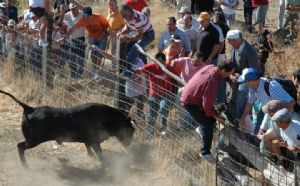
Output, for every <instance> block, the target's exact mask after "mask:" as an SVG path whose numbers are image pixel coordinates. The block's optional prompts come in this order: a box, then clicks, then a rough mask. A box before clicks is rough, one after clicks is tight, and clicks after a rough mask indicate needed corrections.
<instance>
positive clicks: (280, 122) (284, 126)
mask: <svg viewBox="0 0 300 186" xmlns="http://www.w3.org/2000/svg"><path fill="white" fill-rule="evenodd" d="M272 121H274V122H275V123H276V124H277V126H278V127H279V128H280V135H281V137H282V141H279V142H278V144H279V145H280V146H284V147H287V148H288V149H289V150H290V151H294V152H300V121H299V120H295V119H292V116H291V113H290V111H289V110H288V109H286V108H284V109H281V110H279V111H277V112H276V113H275V114H274V116H273V117H272Z"/></svg>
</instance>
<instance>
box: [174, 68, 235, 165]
mask: <svg viewBox="0 0 300 186" xmlns="http://www.w3.org/2000/svg"><path fill="white" fill-rule="evenodd" d="M232 71H233V66H232V65H231V64H230V63H222V64H220V65H219V66H218V67H216V66H214V65H207V66H205V67H204V68H202V69H201V70H199V71H198V72H197V73H196V74H195V75H194V76H193V77H192V79H190V81H189V82H188V83H187V84H186V85H185V86H184V88H183V92H182V95H181V97H180V101H181V103H182V105H183V106H184V108H185V109H186V110H187V111H188V112H189V113H190V114H191V116H192V117H193V118H194V119H195V120H196V121H197V123H198V124H199V127H200V139H201V138H202V139H203V140H202V147H201V150H200V152H199V155H200V156H202V157H204V159H206V160H207V161H208V162H210V163H215V159H214V158H213V157H212V155H211V152H210V149H211V144H212V139H213V128H214V123H215V121H216V120H217V121H218V122H220V123H224V121H225V120H224V118H223V117H222V116H219V114H218V113H217V112H216V111H215V110H214V107H213V105H214V103H215V101H216V96H217V91H218V87H219V83H220V81H221V79H222V78H225V77H229V75H230V74H231V73H232Z"/></svg>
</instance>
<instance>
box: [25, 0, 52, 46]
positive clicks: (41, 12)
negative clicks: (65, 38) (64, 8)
mask: <svg viewBox="0 0 300 186" xmlns="http://www.w3.org/2000/svg"><path fill="white" fill-rule="evenodd" d="M29 7H30V11H31V12H32V13H34V14H35V15H36V16H37V18H38V19H39V21H40V23H41V27H40V29H39V45H40V46H48V44H49V43H48V42H47V40H46V30H47V27H48V19H47V14H48V15H50V14H51V12H50V2H49V0H29Z"/></svg>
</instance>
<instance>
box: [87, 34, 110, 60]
mask: <svg viewBox="0 0 300 186" xmlns="http://www.w3.org/2000/svg"><path fill="white" fill-rule="evenodd" d="M106 44H107V38H102V39H89V45H95V46H97V48H99V49H100V50H103V51H105V49H106ZM102 57H103V56H102V55H101V53H100V52H98V51H97V50H92V52H91V59H92V61H95V60H97V59H99V58H102Z"/></svg>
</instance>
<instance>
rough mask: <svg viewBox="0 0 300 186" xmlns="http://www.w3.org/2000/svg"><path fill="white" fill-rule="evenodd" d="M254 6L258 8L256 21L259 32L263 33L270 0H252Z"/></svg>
mask: <svg viewBox="0 0 300 186" xmlns="http://www.w3.org/2000/svg"><path fill="white" fill-rule="evenodd" d="M252 7H254V8H255V9H256V10H255V11H256V13H255V14H256V23H255V24H258V34H261V33H262V31H263V29H264V26H265V22H266V15H267V12H268V8H269V1H268V0H252Z"/></svg>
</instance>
